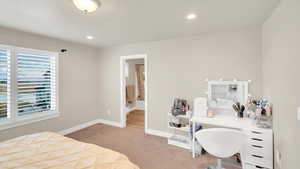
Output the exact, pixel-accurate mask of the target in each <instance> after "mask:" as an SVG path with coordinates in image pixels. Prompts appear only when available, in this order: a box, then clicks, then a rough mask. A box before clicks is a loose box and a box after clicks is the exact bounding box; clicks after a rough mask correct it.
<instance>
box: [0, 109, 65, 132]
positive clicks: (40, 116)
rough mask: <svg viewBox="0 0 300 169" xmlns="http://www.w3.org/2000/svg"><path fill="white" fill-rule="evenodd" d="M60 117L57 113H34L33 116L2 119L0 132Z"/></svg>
mask: <svg viewBox="0 0 300 169" xmlns="http://www.w3.org/2000/svg"><path fill="white" fill-rule="evenodd" d="M59 116H60V113H59V112H45V113H36V114H33V115H27V116H24V117H17V118H16V119H14V120H12V119H3V120H1V121H0V131H1V130H6V129H9V128H14V127H18V126H23V125H26V124H31V123H35V122H39V121H43V120H48V119H52V118H57V117H59Z"/></svg>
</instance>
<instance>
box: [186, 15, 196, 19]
mask: <svg viewBox="0 0 300 169" xmlns="http://www.w3.org/2000/svg"><path fill="white" fill-rule="evenodd" d="M196 18H197V15H196V14H193V13H191V14H188V15H187V16H186V19H188V20H193V19H196Z"/></svg>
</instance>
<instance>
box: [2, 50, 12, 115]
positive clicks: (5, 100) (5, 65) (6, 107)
mask: <svg viewBox="0 0 300 169" xmlns="http://www.w3.org/2000/svg"><path fill="white" fill-rule="evenodd" d="M9 115H10V53H9V51H8V50H2V49H0V119H1V118H7V117H9Z"/></svg>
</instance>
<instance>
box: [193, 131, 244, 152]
mask: <svg viewBox="0 0 300 169" xmlns="http://www.w3.org/2000/svg"><path fill="white" fill-rule="evenodd" d="M195 136H196V138H197V140H198V142H199V143H200V144H201V146H202V147H203V148H204V149H205V150H206V151H207V152H208V153H210V154H212V155H214V156H216V157H220V158H228V157H231V156H233V155H234V154H236V153H239V152H240V151H241V150H242V149H243V146H244V144H245V141H246V135H245V134H244V133H243V132H241V131H238V130H234V129H226V128H211V129H203V130H200V131H198V132H197V133H196V135H195Z"/></svg>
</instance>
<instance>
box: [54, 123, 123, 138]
mask: <svg viewBox="0 0 300 169" xmlns="http://www.w3.org/2000/svg"><path fill="white" fill-rule="evenodd" d="M98 123H102V124H106V125H110V126H114V127H121V124H120V123H118V122H115V121H110V120H103V119H97V120H93V121H89V122H86V123H82V124H79V125H77V126H74V127H72V128H69V129H66V130H62V131H59V132H58V133H59V134H61V135H67V134H70V133H73V132H76V131H78V130H81V129H84V128H87V127H90V126H92V125H95V124H98Z"/></svg>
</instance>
